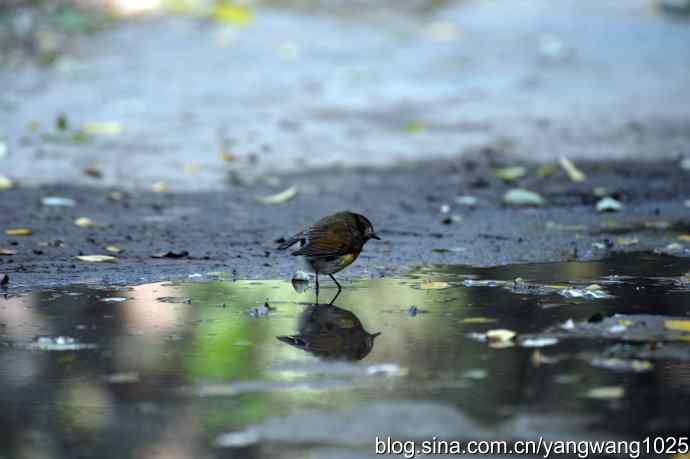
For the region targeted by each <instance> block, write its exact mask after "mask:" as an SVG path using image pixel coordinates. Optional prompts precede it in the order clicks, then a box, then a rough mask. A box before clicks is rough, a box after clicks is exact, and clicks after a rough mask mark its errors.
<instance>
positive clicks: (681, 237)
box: [678, 234, 690, 242]
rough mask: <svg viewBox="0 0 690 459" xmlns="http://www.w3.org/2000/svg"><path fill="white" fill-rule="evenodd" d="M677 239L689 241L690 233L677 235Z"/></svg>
mask: <svg viewBox="0 0 690 459" xmlns="http://www.w3.org/2000/svg"><path fill="white" fill-rule="evenodd" d="M678 240H680V241H686V242H690V234H681V235H680V236H678Z"/></svg>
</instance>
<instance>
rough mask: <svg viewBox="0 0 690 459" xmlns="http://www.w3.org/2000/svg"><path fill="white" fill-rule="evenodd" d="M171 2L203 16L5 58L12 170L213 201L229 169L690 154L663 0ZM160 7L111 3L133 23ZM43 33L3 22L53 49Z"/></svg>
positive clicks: (687, 55) (685, 106)
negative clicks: (29, 56)
mask: <svg viewBox="0 0 690 459" xmlns="http://www.w3.org/2000/svg"><path fill="white" fill-rule="evenodd" d="M18 3H19V2H18ZM172 3H173V4H174V5H177V8H178V9H184V8H187V9H188V10H189V11H191V12H200V13H202V14H201V15H200V16H197V15H194V14H176V15H168V14H156V13H154V14H153V15H146V16H143V17H139V16H132V17H131V18H125V19H124V20H122V21H117V22H115V23H110V24H108V25H107V26H106V27H105V29H104V30H103V31H101V32H99V33H94V34H89V35H85V36H81V37H78V38H77V39H75V40H74V41H73V42H72V43H70V44H69V46H67V45H65V49H62V48H60V49H56V50H51V52H52V53H53V54H50V55H49V57H50V59H48V63H43V64H37V63H35V62H34V63H31V64H29V65H26V63H24V62H22V63H18V62H17V59H13V58H12V56H10V55H8V56H5V58H4V61H5V65H3V66H2V67H3V68H4V69H5V70H3V71H1V72H0V86H2V88H3V90H2V92H0V107H1V108H0V142H2V144H3V148H2V150H3V152H4V158H2V159H0V169H1V170H2V171H4V173H5V175H11V176H12V178H14V179H16V180H19V181H20V182H21V183H23V184H45V183H56V182H58V183H70V184H86V185H92V186H102V185H103V186H120V187H130V188H131V187H134V188H142V189H150V187H151V186H152V184H154V183H156V182H158V181H161V180H164V181H166V182H167V184H168V185H169V187H170V188H171V189H179V190H212V189H219V188H222V187H224V186H226V184H227V183H228V172H230V174H231V176H235V177H240V179H241V178H242V177H244V176H247V177H249V176H252V177H255V176H259V175H263V174H266V173H276V172H291V171H304V170H305V169H310V168H322V167H329V166H334V165H368V166H389V165H393V164H396V163H399V162H400V161H401V160H421V161H426V160H429V159H431V158H438V157H454V156H456V155H465V154H467V153H468V152H472V151H477V150H479V149H482V148H484V149H487V148H488V149H493V150H498V151H501V152H505V153H508V154H510V155H515V157H516V158H521V159H529V160H543V161H548V160H553V159H554V158H558V157H559V156H561V155H566V156H568V157H570V158H572V159H575V160H577V159H581V158H587V159H592V160H601V159H612V158H622V159H626V158H645V159H656V158H661V157H666V158H670V157H677V156H678V155H682V154H688V150H687V149H688V144H690V77H689V76H690V52H688V43H690V26H689V25H688V22H687V21H686V20H684V18H682V17H675V16H673V15H668V14H664V13H663V8H662V7H661V6H660V4H658V3H654V2H650V1H647V0H644V1H642V0H629V1H626V2H618V1H599V0H588V1H582V0H579V1H574V0H568V1H565V0H564V1H559V2H557V3H554V2H551V1H548V0H530V1H521V2H509V1H455V2H452V1H451V2H440V1H417V2H404V3H403V4H402V6H401V5H400V2H394V1H388V2H378V1H377V2H363V1H362V2H358V3H356V4H353V3H352V2H337V1H334V2H328V1H322V2H309V1H304V2H279V1H274V2H264V3H260V4H249V5H239V6H238V5H237V4H228V5H229V6H227V7H226V8H225V9H218V8H216V9H211V10H208V8H210V7H209V6H208V5H207V6H206V7H203V4H202V6H199V5H197V3H199V2H183V1H178V2H172ZM286 3H288V5H286ZM679 3H680V2H679ZM156 5H158V2H156V1H147V2H132V1H127V0H111V1H110V6H113V7H117V8H119V11H120V12H121V13H124V14H131V13H134V12H136V10H137V9H142V8H143V9H145V8H146V7H151V8H155V7H156ZM189 11H188V12H189ZM33 19H34V20H35V18H33ZM63 19H64V18H63ZM68 19H69V18H68ZM8 21H9V19H8ZM31 21H32V18H31V17H28V18H27V17H24V16H21V17H12V18H11V21H10V22H9V23H8V24H9V27H11V28H12V30H13V31H14V34H15V35H17V34H19V35H21V34H22V33H24V34H26V35H29V34H32V33H38V38H39V39H38V40H37V41H38V44H39V47H40V46H41V45H42V46H45V47H48V48H50V47H51V46H53V47H58V48H59V47H60V46H61V44H58V45H55V44H54V43H52V42H51V39H52V40H53V41H55V39H54V38H53V37H51V35H50V34H47V33H45V31H43V32H41V29H40V27H41V25H40V24H34V23H32V22H31ZM74 23H75V20H74V19H72V22H71V23H70V22H68V24H72V25H73V26H74ZM6 25H7V24H6ZM76 26H79V22H78V21H76ZM37 28H38V32H37V31H36V29H37ZM41 33H43V35H41ZM61 117H62V118H61ZM59 124H60V125H61V126H62V127H63V128H66V129H64V130H62V131H61V130H60V129H59V128H58V127H57V125H59ZM65 131H67V132H69V133H70V134H69V135H68V134H65ZM85 170H87V171H90V173H86V174H85V173H84V171H85ZM94 171H97V173H96V172H94ZM94 176H96V178H94Z"/></svg>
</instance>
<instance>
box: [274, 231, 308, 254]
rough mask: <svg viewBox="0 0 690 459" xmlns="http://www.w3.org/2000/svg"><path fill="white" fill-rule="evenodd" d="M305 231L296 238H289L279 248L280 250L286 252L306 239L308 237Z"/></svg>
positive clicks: (295, 236)
mask: <svg viewBox="0 0 690 459" xmlns="http://www.w3.org/2000/svg"><path fill="white" fill-rule="evenodd" d="M304 233H305V232H304V231H300V232H299V233H297V234H295V235H294V236H291V237H290V238H288V239H287V240H286V241H284V242H281V243H280V245H279V246H278V250H285V249H287V248H288V247H290V246H291V245H293V244H295V243H297V242H298V241H300V240H301V239H306V236H305V234H304Z"/></svg>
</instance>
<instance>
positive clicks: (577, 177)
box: [559, 156, 586, 182]
mask: <svg viewBox="0 0 690 459" xmlns="http://www.w3.org/2000/svg"><path fill="white" fill-rule="evenodd" d="M559 163H560V164H561V167H562V168H563V170H564V171H565V173H566V174H568V177H569V178H570V180H572V181H573V182H582V181H584V180H585V178H586V177H585V174H584V173H583V172H582V171H581V170H580V169H578V168H577V166H575V164H574V163H573V162H572V161H571V160H569V159H568V158H566V157H565V156H561V158H560V160H559Z"/></svg>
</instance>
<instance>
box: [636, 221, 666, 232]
mask: <svg viewBox="0 0 690 459" xmlns="http://www.w3.org/2000/svg"><path fill="white" fill-rule="evenodd" d="M642 225H643V226H644V227H645V228H650V229H658V230H665V229H669V228H670V227H671V222H667V221H664V220H653V221H647V222H644V223H642Z"/></svg>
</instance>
